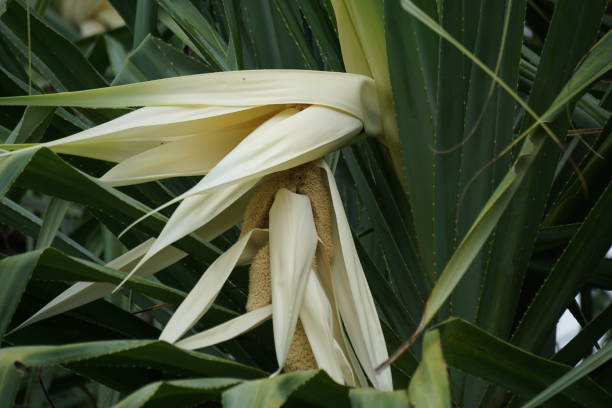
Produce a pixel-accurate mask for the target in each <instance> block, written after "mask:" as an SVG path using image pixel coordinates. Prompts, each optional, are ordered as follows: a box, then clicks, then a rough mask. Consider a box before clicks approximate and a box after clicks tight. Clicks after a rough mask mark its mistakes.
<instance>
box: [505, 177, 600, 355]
mask: <svg viewBox="0 0 612 408" xmlns="http://www.w3.org/2000/svg"><path fill="white" fill-rule="evenodd" d="M610 208H612V182H610V183H609V184H608V187H607V188H606V190H605V191H604V192H603V193H602V195H601V196H600V197H599V199H598V200H597V202H596V204H595V206H594V207H593V208H592V209H591V211H590V213H589V215H588V216H587V217H586V219H585V220H584V222H583V223H582V225H581V226H580V228H579V229H578V231H577V232H576V234H575V235H574V236H573V237H572V239H571V241H570V242H569V244H568V245H567V247H566V248H565V250H564V251H563V254H562V255H561V256H560V257H559V259H558V260H557V263H556V264H555V266H554V267H553V269H552V271H551V272H550V274H549V275H548V277H547V278H546V280H545V281H544V283H543V284H542V286H541V287H540V289H539V290H538V293H537V295H536V296H535V298H534V299H533V300H532V302H531V304H530V306H529V308H528V309H527V312H526V313H525V315H524V316H523V318H522V320H521V322H520V323H519V326H518V327H517V329H516V331H515V332H514V335H513V337H512V342H513V343H514V344H516V345H518V346H519V347H523V348H525V349H527V350H530V351H537V350H539V347H541V345H542V344H543V342H544V341H545V340H546V337H547V336H548V335H549V333H550V332H551V330H553V328H554V327H555V324H556V322H557V320H558V319H559V317H560V316H561V314H562V313H563V311H564V310H565V308H566V306H567V303H568V302H569V301H570V300H571V299H572V298H573V297H574V296H575V294H576V293H577V292H578V291H579V290H580V289H581V288H582V286H583V285H584V284H585V283H586V282H587V281H588V279H589V276H590V275H591V273H592V272H593V270H594V269H595V267H596V266H597V264H599V262H600V261H601V259H602V258H603V257H604V256H605V254H606V252H607V251H608V250H609V249H610V231H611V230H612V213H610Z"/></svg>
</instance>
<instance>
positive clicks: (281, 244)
mask: <svg viewBox="0 0 612 408" xmlns="http://www.w3.org/2000/svg"><path fill="white" fill-rule="evenodd" d="M317 242H318V237H317V231H316V228H315V224H314V218H313V215H312V208H311V206H310V200H309V199H308V197H307V196H304V195H301V194H295V193H292V192H290V191H289V190H287V189H281V190H279V191H278V192H277V193H276V198H275V199H274V203H273V204H272V208H271V209H270V273H271V279H272V316H273V319H272V322H273V328H274V346H275V349H276V359H277V361H278V365H279V370H280V368H282V367H283V365H284V363H285V360H286V358H287V353H288V351H289V346H290V345H291V342H292V340H293V334H294V332H295V326H296V324H297V319H298V316H299V312H300V308H301V306H302V300H303V298H304V292H305V289H306V283H307V282H308V275H310V274H311V273H312V272H311V268H312V263H313V260H314V255H315V250H316V248H317Z"/></svg>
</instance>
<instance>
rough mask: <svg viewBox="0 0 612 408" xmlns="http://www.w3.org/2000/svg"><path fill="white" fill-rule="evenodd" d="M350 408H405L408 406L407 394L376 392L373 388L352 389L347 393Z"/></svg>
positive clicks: (403, 391)
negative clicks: (349, 399)
mask: <svg viewBox="0 0 612 408" xmlns="http://www.w3.org/2000/svg"><path fill="white" fill-rule="evenodd" d="M349 397H350V398H351V407H352V408H370V407H379V408H405V407H409V406H410V399H409V398H408V392H406V391H405V390H400V391H388V392H383V391H378V390H375V389H373V388H354V389H352V390H350V391H349Z"/></svg>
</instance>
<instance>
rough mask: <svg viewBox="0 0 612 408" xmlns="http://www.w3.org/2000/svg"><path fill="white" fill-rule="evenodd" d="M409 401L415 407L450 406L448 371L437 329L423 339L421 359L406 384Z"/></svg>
mask: <svg viewBox="0 0 612 408" xmlns="http://www.w3.org/2000/svg"><path fill="white" fill-rule="evenodd" d="M408 394H409V395H410V402H411V403H412V404H413V405H414V406H415V407H419V408H421V407H423V408H436V407H439V408H450V407H451V406H452V405H451V395H450V386H449V382H448V372H447V369H446V363H445V362H444V356H443V355H442V344H441V341H440V333H439V332H438V330H431V331H428V332H427V333H426V334H425V337H424V339H423V360H422V361H421V363H420V364H419V367H418V368H417V370H416V371H415V373H414V377H412V380H411V381H410V385H409V386H408Z"/></svg>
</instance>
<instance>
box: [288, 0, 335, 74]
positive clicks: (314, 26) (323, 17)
mask: <svg viewBox="0 0 612 408" xmlns="http://www.w3.org/2000/svg"><path fill="white" fill-rule="evenodd" d="M298 6H299V7H300V10H301V11H302V14H303V16H304V20H305V21H306V23H307V24H308V27H309V28H310V31H312V35H313V37H314V38H315V41H316V45H317V48H318V49H319V54H320V55H321V58H322V59H323V62H324V63H325V64H326V66H327V67H328V68H329V69H331V70H332V71H343V63H342V57H341V52H340V44H339V43H338V38H337V34H336V32H335V31H334V30H335V28H334V25H333V21H332V20H333V16H330V15H329V13H328V11H327V10H326V9H325V5H324V4H320V3H316V2H310V1H303V2H298Z"/></svg>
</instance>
